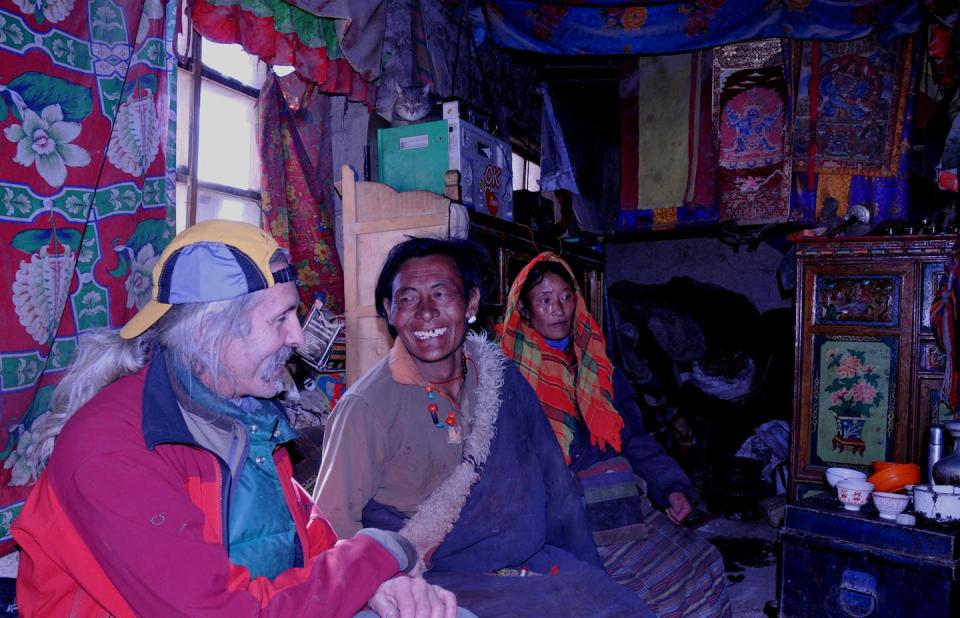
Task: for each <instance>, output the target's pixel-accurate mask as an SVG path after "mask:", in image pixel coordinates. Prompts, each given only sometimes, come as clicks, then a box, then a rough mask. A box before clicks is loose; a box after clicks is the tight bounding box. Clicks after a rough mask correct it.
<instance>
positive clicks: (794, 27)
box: [473, 0, 923, 55]
mask: <svg viewBox="0 0 960 618" xmlns="http://www.w3.org/2000/svg"><path fill="white" fill-rule="evenodd" d="M476 8H478V9H479V11H474V12H473V15H474V17H475V26H476V30H477V31H478V32H483V31H485V32H486V34H487V35H488V36H489V37H490V39H491V40H492V41H493V42H494V43H495V44H496V45H498V46H500V47H504V48H509V49H517V50H523V51H529V52H539V53H545V54H563V55H582V54H657V53H669V52H679V51H690V50H696V49H703V48H707V47H714V46H717V45H727V44H729V43H735V42H739V41H750V40H755V39H764V38H774V37H776V38H790V39H818V40H830V41H843V40H852V39H857V38H860V37H864V36H866V35H868V34H873V33H876V34H877V35H879V37H880V39H881V41H882V42H883V43H884V44H885V45H887V44H889V43H890V42H891V41H893V40H894V39H896V38H898V37H900V36H903V35H905V34H911V33H913V32H915V31H916V30H917V29H918V28H919V26H920V24H921V22H922V20H923V8H922V6H921V3H920V2H919V0H782V1H771V0H693V1H687V2H676V1H670V0H652V1H647V2H638V3H635V4H627V3H624V2H618V1H616V0H581V1H578V2H573V1H567V2H563V1H560V2H553V3H541V2H522V1H516V0H486V1H481V2H479V6H477V7H476ZM481 15H482V18H481ZM481 21H482V23H481Z"/></svg>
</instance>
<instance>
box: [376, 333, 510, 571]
mask: <svg viewBox="0 0 960 618" xmlns="http://www.w3.org/2000/svg"><path fill="white" fill-rule="evenodd" d="M396 349H397V347H396V346H394V350H396ZM464 349H465V350H466V351H467V353H468V354H469V355H470V358H471V359H473V361H474V363H473V364H474V365H475V366H476V368H477V382H476V387H475V390H474V397H473V399H474V401H475V402H476V403H475V405H474V407H473V423H472V426H471V428H470V431H469V433H468V434H467V436H466V437H465V438H464V441H463V455H462V457H461V460H460V463H459V464H457V466H456V468H454V469H453V472H452V473H451V474H450V476H448V477H447V479H446V480H445V481H444V482H443V483H441V484H440V486H439V487H437V488H436V489H435V490H434V491H433V493H431V494H430V496H428V497H427V499H426V500H424V501H423V502H422V503H421V504H420V506H419V507H418V508H417V512H416V513H415V514H414V515H413V516H412V517H411V518H410V519H409V520H408V521H407V524H406V525H405V526H404V527H403V529H402V530H401V531H400V533H401V534H403V536H405V537H407V538H408V539H410V541H412V542H413V544H414V546H415V547H416V548H417V552H418V553H419V554H420V557H421V558H422V559H423V561H424V563H425V564H427V565H428V566H429V563H430V555H431V554H432V553H433V551H434V550H435V549H436V548H437V547H438V546H439V545H440V543H442V542H443V539H444V538H446V536H447V534H449V533H450V531H451V530H452V529H453V524H454V522H456V521H457V519H459V518H460V511H461V509H463V505H464V504H466V502H467V497H469V495H470V491H471V489H472V488H473V486H474V484H476V482H477V481H478V480H479V479H480V474H481V473H482V472H483V465H484V464H485V463H486V461H487V456H489V454H490V446H491V444H492V442H493V438H494V435H495V434H496V424H497V417H498V415H499V412H500V403H501V391H502V389H503V375H504V365H505V363H506V362H507V359H506V357H505V356H504V355H503V352H502V351H501V350H500V347H499V346H497V345H496V344H495V343H492V342H490V341H488V340H487V339H486V338H485V337H484V336H482V335H477V334H474V333H470V334H469V335H467V342H466V347H465V348H464ZM403 352H406V350H405V349H404V350H403ZM399 354H401V353H399V352H398V355H399ZM393 360H394V356H393V353H392V352H391V358H390V362H391V371H392V370H393ZM471 383H472V381H471Z"/></svg>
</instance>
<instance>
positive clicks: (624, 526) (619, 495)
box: [577, 456, 647, 545]
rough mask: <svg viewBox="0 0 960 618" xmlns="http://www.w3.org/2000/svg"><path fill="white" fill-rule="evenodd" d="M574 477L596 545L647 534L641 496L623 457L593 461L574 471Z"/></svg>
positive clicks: (640, 537)
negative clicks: (586, 466)
mask: <svg viewBox="0 0 960 618" xmlns="http://www.w3.org/2000/svg"><path fill="white" fill-rule="evenodd" d="M577 479H578V481H579V483H580V487H581V491H582V494H583V500H584V504H585V506H586V510H587V518H588V519H589V520H590V526H591V528H592V529H593V540H594V542H595V543H596V544H597V545H613V544H615V543H623V542H625V541H629V540H634V539H645V538H647V526H646V524H645V523H644V522H643V497H642V496H641V495H640V491H639V490H638V489H637V483H636V481H635V479H634V476H633V468H631V467H630V462H628V461H627V460H626V458H624V457H620V456H617V457H613V458H610V459H606V460H604V461H601V462H598V463H595V464H593V465H592V466H590V467H589V468H586V469H585V470H581V471H580V472H578V473H577Z"/></svg>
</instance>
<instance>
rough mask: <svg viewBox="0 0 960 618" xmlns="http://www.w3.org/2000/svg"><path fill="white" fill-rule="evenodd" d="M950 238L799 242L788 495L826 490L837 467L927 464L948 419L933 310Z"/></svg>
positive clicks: (865, 470) (794, 496)
mask: <svg viewBox="0 0 960 618" xmlns="http://www.w3.org/2000/svg"><path fill="white" fill-rule="evenodd" d="M951 244H952V240H951V239H946V238H941V237H905V238H896V239H891V238H846V239H821V238H817V239H808V240H803V241H800V242H799V243H798V244H797V301H796V331H795V343H796V351H795V365H794V412H793V431H792V435H791V465H790V468H791V483H790V498H791V500H797V499H799V498H803V497H804V496H805V495H809V494H812V493H817V492H820V491H825V490H826V489H827V486H826V485H825V483H824V481H823V471H824V470H825V469H826V468H828V467H831V466H843V467H848V468H856V469H861V470H863V471H864V472H866V473H867V474H870V473H871V472H872V471H871V468H870V464H871V462H874V461H898V462H913V463H920V462H921V460H922V459H923V458H924V457H925V450H924V449H925V440H924V439H923V436H924V435H925V434H926V430H927V427H928V426H929V424H930V422H931V421H934V422H937V421H941V420H945V416H944V411H943V409H942V406H940V405H939V398H938V392H939V387H940V383H941V381H942V376H943V358H942V355H941V354H939V350H938V348H937V346H936V343H935V342H934V341H933V332H932V331H931V329H930V318H929V310H930V304H931V302H932V299H933V296H934V295H935V294H936V291H937V285H938V273H942V272H943V262H944V255H945V253H946V250H947V249H949V247H950V245H951Z"/></svg>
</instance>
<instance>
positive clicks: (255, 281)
mask: <svg viewBox="0 0 960 618" xmlns="http://www.w3.org/2000/svg"><path fill="white" fill-rule="evenodd" d="M279 248H280V246H279V245H278V244H277V241H275V240H274V239H273V238H272V237H271V236H270V235H269V234H267V233H266V232H264V231H263V230H261V229H260V228H258V227H256V226H254V225H250V224H249V223H241V222H238V221H224V220H220V219H211V220H208V221H204V222H202V223H198V224H196V225H194V226H191V227H189V228H187V229H185V230H184V231H182V232H180V233H179V234H177V235H176V236H175V237H174V239H173V240H171V241H170V244H169V245H167V247H166V248H165V249H164V250H163V253H161V254H160V259H159V260H158V261H157V263H156V265H155V266H154V267H153V293H152V295H151V298H150V302H148V303H147V304H146V305H144V306H143V308H142V309H141V310H140V311H139V312H138V313H137V314H136V315H135V316H133V318H132V319H131V320H130V321H129V322H127V324H126V326H124V327H123V328H122V329H120V336H121V337H123V338H124V339H133V338H134V337H138V336H140V335H141V334H143V332H144V331H146V330H147V329H148V328H150V327H151V326H153V325H154V324H155V323H156V322H157V320H159V319H160V318H161V317H163V315H164V314H165V313H166V312H167V311H169V310H170V307H172V306H174V305H180V304H185V303H210V302H214V301H218V300H227V299H230V298H237V297H239V296H243V295H244V294H249V293H251V292H256V291H257V290H263V289H266V288H269V287H273V286H274V285H277V284H278V283H285V282H288V281H296V273H295V271H294V270H293V267H292V266H286V267H285V268H282V269H280V270H278V271H276V272H274V271H271V270H270V258H271V257H273V255H274V253H276V252H277V250H278V249H279Z"/></svg>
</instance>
